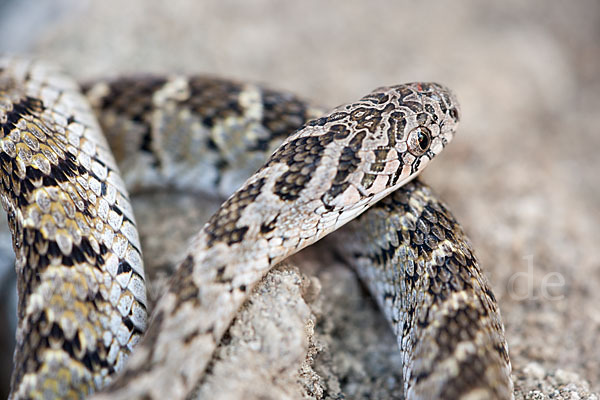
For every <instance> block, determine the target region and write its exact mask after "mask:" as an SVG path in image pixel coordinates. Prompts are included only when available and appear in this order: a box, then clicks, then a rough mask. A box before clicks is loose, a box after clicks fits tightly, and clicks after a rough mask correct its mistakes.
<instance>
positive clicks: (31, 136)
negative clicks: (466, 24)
mask: <svg viewBox="0 0 600 400" xmlns="http://www.w3.org/2000/svg"><path fill="white" fill-rule="evenodd" d="M77 89H78V86H77V85H76V84H74V83H73V82H72V81H70V80H69V79H68V78H66V77H65V76H64V75H62V74H61V73H59V72H57V71H56V70H54V69H53V68H51V67H48V66H46V65H45V64H43V63H39V62H31V61H27V60H21V59H11V58H6V59H3V61H2V62H1V63H0V127H1V132H2V138H1V139H2V148H1V149H0V154H1V155H0V158H1V162H2V174H3V175H2V181H3V182H2V183H3V185H2V193H1V194H2V203H3V206H4V208H5V209H6V210H7V213H8V215H9V221H10V222H9V223H10V225H11V232H12V234H13V247H14V248H15V252H16V254H17V265H16V268H17V272H18V275H19V279H20V281H19V287H18V290H19V296H20V298H19V326H18V333H17V349H16V352H15V370H14V373H13V381H12V393H11V397H12V398H15V399H17V398H54V397H65V398H66V397H71V398H81V397H84V396H86V395H89V394H91V393H93V392H98V393H96V394H95V395H94V397H95V398H107V399H108V398H111V399H112V398H147V399H154V398H156V399H159V398H172V399H183V398H186V397H187V396H188V395H189V394H190V392H191V391H192V390H193V388H194V385H195V383H196V382H198V380H199V379H200V378H201V377H202V375H203V374H204V373H205V372H206V371H205V370H206V367H207V364H208V362H209V361H210V359H211V356H212V353H213V352H214V350H215V348H216V346H218V344H219V341H220V339H221V337H222V336H223V334H224V333H225V331H226V330H227V328H228V326H229V324H230V323H231V321H232V319H233V318H234V317H235V314H236V312H237V310H238V309H239V307H240V306H241V305H242V304H243V303H244V301H245V300H246V298H247V296H248V294H249V292H250V291H251V290H252V289H253V287H254V286H255V285H256V283H257V282H258V281H259V280H260V279H261V278H262V277H263V276H264V274H265V273H267V272H268V271H269V269H270V268H271V267H273V266H274V265H276V264H277V263H278V262H280V261H282V260H284V259H285V258H287V257H288V256H290V255H292V254H294V253H296V252H297V251H299V250H301V249H302V248H304V247H306V246H308V245H310V244H312V243H314V242H315V241H317V240H319V239H321V238H322V237H324V236H326V235H327V234H329V233H331V232H333V231H334V230H337V229H338V228H340V227H341V226H342V225H345V224H346V223H347V222H349V221H351V220H353V219H355V218H357V217H358V216H359V215H360V214H362V213H363V212H365V211H366V210H367V209H369V208H370V207H371V206H373V205H375V204H376V203H377V202H378V201H379V200H381V199H385V200H384V201H383V202H382V203H380V204H379V205H377V206H376V207H374V208H373V210H372V211H368V212H367V213H366V214H364V215H363V216H362V217H361V218H363V220H361V221H367V222H366V223H364V222H362V223H360V225H362V226H361V229H367V231H366V232H363V233H359V232H360V231H361V230H360V229H358V226H359V224H358V223H353V224H351V225H352V226H350V227H349V228H348V229H343V230H341V232H340V233H339V235H348V236H347V237H350V238H351V239H350V240H346V241H349V242H351V243H350V244H348V243H347V244H348V245H350V246H351V248H350V251H344V250H342V252H343V253H344V254H346V255H347V254H353V255H354V256H355V257H353V260H349V262H350V264H353V265H354V266H355V268H356V269H357V271H358V273H359V275H360V276H361V277H363V279H365V281H366V282H367V286H368V287H370V288H371V290H372V292H373V295H374V297H375V298H376V299H377V300H378V302H379V303H380V305H381V306H382V308H383V310H384V312H385V314H386V316H387V317H388V319H389V321H390V323H391V325H392V327H393V328H394V331H395V333H396V335H397V337H398V342H399V345H400V350H401V352H402V354H403V359H404V372H403V374H404V376H405V393H406V395H407V396H408V398H431V397H432V396H434V397H442V398H461V397H466V396H470V398H510V396H511V392H512V390H511V388H512V386H511V385H512V384H511V381H510V377H509V374H510V363H509V361H508V353H507V350H506V343H505V340H504V332H503V328H502V324H501V322H500V317H499V313H498V308H497V306H496V304H495V299H494V297H493V294H492V293H491V291H490V289H489V285H488V284H487V282H486V281H485V279H484V278H483V276H482V275H481V272H480V271H479V267H478V265H477V263H476V261H475V259H474V257H473V255H472V251H471V249H470V248H469V246H468V242H467V241H466V238H465V237H464V234H462V231H461V230H460V227H459V226H458V224H457V223H456V221H455V220H454V219H453V218H452V216H451V215H450V214H449V213H448V211H447V209H445V208H444V207H443V205H441V203H439V201H437V199H435V196H434V195H433V194H432V193H431V192H430V191H429V189H428V188H427V187H426V186H425V185H423V184H422V183H420V182H415V183H408V182H409V181H411V180H413V179H414V178H415V177H416V176H417V175H418V174H419V173H420V172H421V171H422V170H423V168H424V167H425V166H426V165H427V164H428V163H429V162H430V161H431V159H433V158H434V157H435V156H436V155H437V154H439V152H441V151H442V150H443V148H444V147H445V146H446V144H447V143H448V142H449V141H450V140H451V139H452V137H453V135H454V132H455V129H456V126H457V123H458V119H459V111H458V104H457V102H456V99H455V98H454V96H453V95H452V93H451V92H450V91H449V90H448V89H446V88H444V87H443V86H441V85H438V84H432V83H412V84H405V85H398V86H390V87H383V88H379V89H376V90H375V91H373V92H372V93H370V94H368V95H366V96H364V97H363V98H361V99H360V100H358V101H356V102H353V103H349V104H346V105H342V106H339V107H337V108H335V109H334V110H332V111H330V112H329V113H322V110H319V109H318V108H313V107H311V106H309V105H308V104H307V103H305V102H302V101H300V100H298V99H297V98H296V97H294V96H291V95H287V94H285V93H280V92H275V91H269V90H267V89H263V88H261V87H258V86H255V85H249V84H238V83H234V82H229V81H225V80H218V79H212V78H199V77H198V78H186V77H181V76H174V77H164V78H163V77H145V78H123V79H117V80H115V81H108V82H99V83H96V84H93V85H90V86H89V87H86V92H87V95H88V98H89V99H90V101H91V103H92V105H93V106H94V108H95V110H96V111H97V112H98V113H99V117H100V120H101V122H102V125H103V127H104V129H105V131H106V132H107V136H108V139H109V141H110V143H111V145H112V147H113V148H115V156H116V159H117V160H118V161H119V162H122V163H123V165H127V163H131V164H130V166H129V167H125V169H124V170H125V171H126V173H125V174H124V180H125V182H127V186H128V187H129V188H132V189H133V190H136V189H140V188H142V189H143V188H147V187H152V186H154V187H156V186H168V187H178V188H183V189H186V190H194V191H204V192H207V193H212V194H215V193H217V194H218V195H221V196H229V195H231V196H230V197H229V198H228V199H227V200H226V201H225V202H224V203H223V205H222V206H221V208H220V209H219V210H218V211H217V212H216V213H215V214H214V215H213V217H211V218H210V219H209V221H208V222H207V223H206V225H205V226H204V227H203V229H202V230H201V232H199V233H198V235H197V236H196V237H194V238H193V240H192V243H191V245H190V247H189V249H188V251H187V253H186V255H185V256H184V257H183V258H182V259H183V261H182V262H181V264H180V266H179V267H178V269H177V271H176V273H175V274H174V276H173V277H172V279H171V281H170V283H169V287H168V289H167V291H166V292H165V293H164V294H163V295H162V297H160V299H159V300H158V302H157V304H156V306H155V307H154V310H153V312H152V317H151V318H150V321H149V323H147V321H146V308H147V307H148V304H147V300H146V294H145V286H144V272H143V267H142V262H141V257H140V251H141V249H140V246H139V240H138V237H137V233H136V230H135V220H134V217H133V213H132V210H131V207H130V205H129V202H128V197H127V191H126V189H125V184H124V183H123V180H122V179H121V177H120V175H119V171H118V168H117V166H116V162H115V159H114V158H113V155H112V154H111V153H110V151H109V148H108V145H107V142H106V140H105V139H104V137H103V136H102V135H101V133H100V128H99V127H98V124H97V122H96V121H95V119H94V117H93V116H92V113H91V111H90V106H89V105H88V103H87V102H86V100H85V99H84V97H83V96H82V95H81V94H80V93H79V92H78V90H77ZM318 116H320V117H318ZM125 135H127V136H125ZM271 152H272V154H271V156H270V157H269V158H268V159H267V160H266V162H265V163H264V165H262V166H261V167H259V166H260V165H261V163H262V162H263V161H262V160H264V158H265V157H266V155H268V154H269V153H271ZM257 167H259V168H258V171H257V172H255V173H254V174H251V173H252V172H253V171H254V170H256V169H257ZM200 171H202V172H203V173H199V172H200ZM244 174H246V175H244ZM244 176H250V178H248V179H247V180H246V181H245V182H243V179H244ZM407 183H408V185H407ZM238 187H239V189H238ZM236 189H237V190H236ZM395 191H397V192H396V193H395V194H393V197H390V196H389V195H390V194H391V193H393V192H395ZM384 213H385V215H384ZM382 217H383V219H382ZM386 218H387V219H386ZM384 220H387V221H391V222H390V224H391V225H389V226H388V225H386V224H385V223H384V222H381V221H384ZM377 221H380V222H377ZM394 221H395V222H394ZM434 239H435V240H434ZM386 240H387V241H386ZM342 249H343V248H342ZM377 249H379V250H377ZM382 249H384V250H385V251H383V250H382ZM383 254H386V255H385V256H383ZM390 271H393V272H390ZM409 278H410V279H409ZM147 325H148V329H147V331H146V334H145V338H144V339H143V340H142V341H141V343H140V344H139V345H137V346H136V347H135V351H134V352H133V353H132V350H133V347H134V346H135V345H136V344H137V342H138V341H140V338H141V335H142V334H143V332H144V331H145V330H146V326H147ZM130 353H132V354H130ZM126 359H127V362H125V360H126ZM474 363H475V364H474ZM472 365H476V366H477V367H473V368H470V369H469V368H468V367H469V366H472ZM461 371H465V372H464V374H463V373H461ZM113 375H116V377H115V376H113ZM111 380H112V384H110V385H108V386H107V384H108V383H109V381H111ZM473 396H479V397H473Z"/></svg>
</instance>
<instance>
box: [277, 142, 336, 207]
mask: <svg viewBox="0 0 600 400" xmlns="http://www.w3.org/2000/svg"><path fill="white" fill-rule="evenodd" d="M332 141H333V135H332V134H330V133H326V134H323V135H320V136H305V137H300V138H297V139H294V140H292V141H291V142H289V143H286V144H284V145H283V146H281V147H280V148H279V149H277V151H276V152H275V153H274V154H273V155H272V156H271V158H270V159H269V161H268V162H267V166H269V165H271V164H273V163H283V164H286V165H287V166H288V170H287V171H286V172H284V173H283V174H282V175H281V176H280V177H279V178H277V180H276V181H275V185H274V188H273V192H274V193H275V194H276V195H277V196H279V198H281V199H282V200H285V201H294V200H296V199H297V198H298V197H300V192H301V191H302V190H303V189H304V188H305V187H306V184H307V183H308V182H309V181H310V179H311V177H312V175H313V173H314V171H315V170H316V169H317V167H318V165H319V162H320V161H321V157H322V155H323V152H324V150H325V147H326V146H327V145H328V144H330V143H331V142H332Z"/></svg>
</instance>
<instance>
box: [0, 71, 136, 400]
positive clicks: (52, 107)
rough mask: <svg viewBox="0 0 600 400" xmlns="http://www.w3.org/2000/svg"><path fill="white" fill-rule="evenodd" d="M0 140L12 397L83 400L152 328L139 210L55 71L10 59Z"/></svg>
mask: <svg viewBox="0 0 600 400" xmlns="http://www.w3.org/2000/svg"><path fill="white" fill-rule="evenodd" d="M0 133H1V138H0V141H1V143H0V162H1V165H2V168H1V170H0V171H1V172H0V173H1V174H2V175H1V176H2V186H1V192H0V196H1V199H2V206H3V207H4V209H5V210H6V212H7V214H8V219H9V224H10V228H11V233H12V237H13V247H14V250H15V254H16V258H17V261H16V270H17V275H18V279H19V287H18V291H19V305H18V316H19V324H18V329H17V345H16V351H15V356H14V361H15V368H14V371H13V376H12V394H11V397H12V398H14V399H21V398H55V397H59V398H80V397H81V396H83V395H85V394H89V393H91V392H93V391H94V390H96V389H97V388H100V387H102V386H104V385H105V384H106V383H107V381H108V380H109V378H110V376H111V375H112V374H113V373H114V372H116V371H119V370H121V369H122V367H123V364H124V362H125V359H126V358H127V356H128V355H129V353H130V352H131V350H132V348H133V346H134V345H135V344H136V343H137V342H138V341H139V338H140V335H141V334H142V333H143V332H144V330H145V328H146V323H147V322H146V319H147V315H146V288H145V285H144V271H143V267H142V262H141V257H140V250H139V249H140V246H139V240H138V235H137V230H136V228H135V221H134V218H133V213H132V210H131V206H130V205H129V200H128V198H127V194H126V191H125V189H124V186H123V183H122V182H121V178H120V177H119V174H118V170H117V167H116V165H115V162H114V160H113V158H112V156H111V154H110V151H109V150H108V146H107V144H106V142H105V140H104V137H103V136H102V134H101V131H100V129H99V128H98V126H97V123H96V122H95V120H94V117H93V114H92V112H91V109H90V108H89V107H88V106H87V104H86V102H85V99H84V98H83V96H82V95H81V94H80V93H79V90H78V88H77V86H76V85H75V84H73V83H72V82H71V81H69V80H68V79H65V78H63V77H62V76H61V75H60V74H59V73H57V72H56V71H54V70H53V69H52V68H50V67H48V66H46V65H44V64H37V63H31V62H29V61H25V60H18V59H2V60H0Z"/></svg>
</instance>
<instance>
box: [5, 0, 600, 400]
mask: <svg viewBox="0 0 600 400" xmlns="http://www.w3.org/2000/svg"><path fill="white" fill-rule="evenodd" d="M0 38H2V40H0V53H17V54H28V55H33V56H35V57H39V58H41V59H44V60H47V61H51V62H53V63H56V64H59V65H61V66H62V67H63V68H64V69H65V70H66V71H68V72H69V73H70V74H71V75H72V76H74V77H76V78H77V79H90V78H98V77H103V76H116V75H119V74H123V73H127V74H135V73H147V72H156V73H172V72H185V73H190V74H191V73H193V74H199V73H201V74H210V75H215V76H223V77H229V78H235V79H237V80H243V81H252V82H259V83H264V84H266V85H268V86H270V87H272V88H277V89H285V90H290V91H293V92H294V93H297V94H299V95H301V96H302V97H304V98H305V99H308V100H311V101H313V102H315V103H317V104H320V105H324V106H328V107H329V106H335V105H337V104H340V103H344V102H349V101H352V100H354V99H357V98H358V97H360V96H362V95H363V94H365V93H367V92H368V91H370V90H371V89H373V88H375V87H378V86H382V85H388V84H394V83H402V82H407V81H415V80H423V81H438V82H441V83H444V84H446V85H447V86H449V87H450V88H452V89H453V90H454V91H455V93H456V94H457V95H458V98H459V101H460V103H461V105H462V116H463V118H462V122H461V126H460V128H459V134H458V136H457V137H456V139H455V140H454V142H453V143H452V144H451V146H450V147H449V148H448V149H447V150H446V151H445V152H444V154H442V155H441V156H440V157H439V159H438V160H437V161H436V162H435V163H433V165H432V166H431V167H430V168H429V169H428V170H427V171H426V173H425V174H424V180H425V181H426V182H428V183H429V184H430V185H431V186H433V187H434V189H435V190H436V191H437V193H438V194H439V195H440V196H441V197H442V198H443V199H444V200H445V201H446V202H447V204H448V205H449V207H450V209H451V210H452V211H453V212H454V213H455V215H456V217H457V218H458V220H459V221H460V222H461V223H462V224H463V226H464V228H465V230H466V231H467V233H468V234H469V236H470V238H471V240H472V242H473V245H474V247H475V249H476V252H477V254H478V256H479V258H480V261H481V264H482V268H483V270H484V272H485V274H486V275H487V276H488V278H489V279H490V281H491V284H492V287H493V289H494V291H495V293H496V295H497V297H498V299H499V302H500V308H501V312H502V316H503V318H504V322H505V326H506V334H507V339H508V344H509V348H510V355H511V359H512V363H513V378H514V380H515V396H516V398H518V399H525V398H526V399H545V398H553V399H560V398H565V399H567V398H598V397H597V395H595V394H594V393H595V392H597V391H600V307H598V304H600V250H599V246H598V242H599V240H600V181H599V174H600V157H598V152H599V151H600V132H599V131H600V2H598V1H596V0H581V1H577V2H566V1H558V0H557V1H552V0H532V1H527V2H523V1H519V0H505V1H503V2H481V1H476V0H461V1H453V2H441V1H440V2H414V1H408V0H406V1H381V0H374V1H369V2H363V1H357V0H346V1H343V2H342V1H317V0H304V1H297V2H281V1H277V0H255V1H252V2H244V1H217V0H211V1H183V0H172V1H169V2H164V1H160V0H129V1H115V0H104V1H102V2H92V1H89V0H87V1H82V0H57V1H53V2H40V1H35V0H0ZM145 202H146V200H140V203H143V204H142V205H144V204H146V203H145ZM138 212H142V211H138V210H137V209H136V214H138ZM161 218H162V219H165V217H164V215H161ZM185 218H187V219H186V221H187V220H189V219H190V218H196V219H197V222H196V225H194V226H199V225H200V224H201V220H202V218H204V217H203V216H196V215H194V216H193V217H190V216H189V215H188V216H186V217H185ZM138 220H143V221H144V222H143V223H142V224H141V225H143V226H142V227H141V228H142V238H143V239H144V241H145V246H144V251H145V254H146V256H148V255H152V254H156V256H155V258H156V259H159V261H156V260H155V261H153V262H154V263H159V264H160V263H162V264H169V265H170V266H171V267H172V261H169V260H167V259H166V256H164V254H167V253H153V251H154V252H156V251H157V250H153V249H151V248H150V247H151V246H149V245H148V244H149V243H150V244H152V243H154V244H156V242H161V241H162V239H161V238H156V237H155V236H154V233H155V232H156V231H160V229H158V228H156V229H155V228H154V227H153V226H152V224H153V223H156V224H158V223H159V222H153V221H154V220H152V218H151V217H148V218H140V215H139V214H138ZM182 225H186V224H184V223H182ZM182 229H183V228H182ZM163 230H164V231H165V234H169V233H171V234H172V232H173V228H169V229H168V230H167V229H163ZM151 236H152V237H151ZM8 238H9V237H8V234H7V233H6V232H5V233H2V234H0V239H3V240H0V251H1V252H0V256H1V257H0V265H1V266H0V276H2V277H3V278H2V281H1V282H2V283H1V285H2V286H1V287H0V288H1V289H2V294H3V298H4V303H5V304H10V303H8V302H9V301H11V300H10V299H12V297H11V293H13V291H12V290H11V289H10V284H11V283H10V280H11V278H10V276H11V272H10V271H11V268H12V262H13V261H12V259H11V258H10V257H12V256H11V252H10V241H9V239H8ZM177 238H178V239H177V240H179V237H178V236H177ZM180 242H185V240H184V239H181V240H180ZM183 245H185V243H183ZM178 246H179V247H178ZM174 247H175V248H176V249H175V250H171V251H172V252H173V253H168V254H175V253H176V252H177V251H179V250H178V249H179V248H180V247H181V245H180V244H178V243H176V244H175V245H174ZM161 257H163V258H161ZM169 257H170V256H169ZM147 258H148V257H147ZM307 260H308V261H307ZM301 263H302V260H301ZM304 263H308V264H311V261H310V256H307V257H305V260H304ZM332 264H335V262H332ZM301 271H302V272H301V274H302V276H305V275H308V276H309V277H310V279H313V280H316V281H318V282H319V284H318V286H319V288H320V292H319V294H318V296H319V300H317V301H316V303H314V304H320V306H318V307H317V306H315V307H314V309H313V310H312V312H313V314H314V315H315V321H316V327H315V337H316V339H315V340H316V341H317V342H318V343H321V344H322V346H321V353H318V352H317V353H318V354H317V356H315V357H314V358H315V359H316V361H315V365H316V366H315V370H316V371H317V374H319V371H321V375H320V376H321V377H323V373H322V371H323V370H324V369H325V367H323V368H321V369H319V363H324V364H326V365H327V367H328V368H329V369H328V371H330V376H328V378H326V379H325V378H324V379H322V380H321V381H319V382H320V383H318V384H319V385H321V388H322V389H323V388H324V389H323V390H321V391H320V392H319V391H318V390H315V392H314V393H313V394H312V397H311V396H310V395H307V394H306V393H305V394H304V396H305V397H306V398H342V397H341V396H346V398H391V397H393V396H397V393H398V390H399V388H400V383H399V382H400V379H401V373H400V371H399V370H398V368H399V361H398V359H397V358H398V357H397V356H394V355H392V356H390V354H393V353H394V350H393V349H394V339H393V338H392V337H391V334H390V333H389V332H388V330H387V327H386V326H385V322H384V321H383V319H381V318H380V317H378V316H374V314H376V311H375V310H376V308H375V307H374V305H373V304H372V303H371V302H370V301H369V299H368V297H367V295H366V293H365V292H364V290H363V289H362V288H361V287H360V285H359V284H358V283H357V282H356V280H355V278H354V275H353V274H352V273H351V272H348V271H347V270H346V269H345V268H343V267H341V266H336V265H330V266H328V267H327V268H323V267H321V268H316V267H315V266H314V265H313V266H312V269H311V265H309V266H307V267H306V268H303V269H302V270H301ZM309 303H310V302H309ZM8 309H10V306H8ZM339 309H343V311H340V310H339ZM4 312H5V313H7V314H9V313H10V312H9V311H4ZM344 313H345V314H344ZM365 321H366V322H365ZM7 326H8V325H7ZM7 331H9V329H6V330H0V339H2V338H3V336H2V335H5V336H6V337H5V338H4V339H3V340H2V341H1V343H2V345H3V346H4V347H2V348H1V352H0V356H1V360H0V362H3V364H2V365H1V366H0V368H2V369H1V371H0V372H1V373H2V374H1V377H2V378H1V379H3V381H2V385H3V386H1V389H0V394H2V393H5V392H1V391H2V390H4V391H5V390H6V384H7V379H8V378H7V376H8V373H9V372H8V371H10V358H11V354H12V350H11V348H10V346H11V344H10V343H11V342H10V335H7ZM374 342H375V343H374ZM319 354H321V355H320V357H319ZM394 357H396V358H395V359H394ZM390 359H391V360H390ZM331 371H333V372H331ZM332 382H334V383H332ZM335 382H337V383H335ZM316 385H317V384H316ZM319 393H320V394H319ZM575 396H579V397H575ZM594 396H596V397H594Z"/></svg>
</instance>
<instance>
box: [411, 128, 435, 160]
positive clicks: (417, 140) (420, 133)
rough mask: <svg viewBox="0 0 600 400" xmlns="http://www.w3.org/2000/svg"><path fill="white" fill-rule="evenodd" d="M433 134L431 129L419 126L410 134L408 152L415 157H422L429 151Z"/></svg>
mask: <svg viewBox="0 0 600 400" xmlns="http://www.w3.org/2000/svg"><path fill="white" fill-rule="evenodd" d="M430 144H431V133H430V132H429V129H427V128H425V127H422V126H418V127H416V128H415V129H413V130H412V131H410V133H409V134H408V151H410V152H411V153H412V154H413V155H414V156H420V155H422V154H423V153H425V152H426V151H427V150H428V149H429V145H430Z"/></svg>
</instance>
